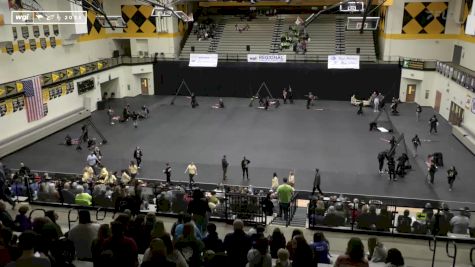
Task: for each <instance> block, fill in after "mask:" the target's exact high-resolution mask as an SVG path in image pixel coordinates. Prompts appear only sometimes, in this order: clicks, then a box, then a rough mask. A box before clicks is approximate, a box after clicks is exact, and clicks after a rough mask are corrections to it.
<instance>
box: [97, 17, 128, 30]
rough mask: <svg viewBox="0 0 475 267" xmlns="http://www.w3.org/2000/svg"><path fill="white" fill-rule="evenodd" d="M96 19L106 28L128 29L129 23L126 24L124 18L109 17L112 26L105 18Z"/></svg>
mask: <svg viewBox="0 0 475 267" xmlns="http://www.w3.org/2000/svg"><path fill="white" fill-rule="evenodd" d="M96 19H97V20H98V21H99V23H100V24H101V26H102V27H104V28H119V29H124V28H127V23H125V21H124V19H123V18H122V16H107V19H109V21H110V24H109V22H107V20H106V17H105V16H96ZM111 24H112V25H111Z"/></svg>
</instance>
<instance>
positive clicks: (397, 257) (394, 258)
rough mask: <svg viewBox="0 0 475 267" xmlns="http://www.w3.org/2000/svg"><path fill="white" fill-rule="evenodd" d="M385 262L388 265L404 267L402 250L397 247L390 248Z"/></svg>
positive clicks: (387, 266)
mask: <svg viewBox="0 0 475 267" xmlns="http://www.w3.org/2000/svg"><path fill="white" fill-rule="evenodd" d="M385 263H386V267H404V258H403V257H402V254H401V251H399V250H398V249H397V248H391V249H389V250H388V256H387V257H386V261H385Z"/></svg>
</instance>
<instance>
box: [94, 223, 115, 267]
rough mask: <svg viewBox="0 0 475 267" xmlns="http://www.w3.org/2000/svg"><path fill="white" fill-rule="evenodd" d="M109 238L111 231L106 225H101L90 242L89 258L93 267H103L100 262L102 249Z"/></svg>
mask: <svg viewBox="0 0 475 267" xmlns="http://www.w3.org/2000/svg"><path fill="white" fill-rule="evenodd" d="M110 237H111V229H110V227H109V225H108V224H101V226H100V227H99V230H98V231H97V236H96V238H95V239H94V240H93V241H92V245H91V256H92V262H93V264H94V267H99V266H104V264H106V263H102V262H101V253H102V247H103V245H104V243H105V241H106V240H107V239H109V238H110Z"/></svg>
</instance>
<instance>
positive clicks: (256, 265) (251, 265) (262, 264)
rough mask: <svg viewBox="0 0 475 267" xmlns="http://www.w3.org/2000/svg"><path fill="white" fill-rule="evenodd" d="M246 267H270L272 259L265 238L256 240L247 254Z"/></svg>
mask: <svg viewBox="0 0 475 267" xmlns="http://www.w3.org/2000/svg"><path fill="white" fill-rule="evenodd" d="M247 260H248V263H247V265H246V266H247V267H272V257H271V256H270V254H269V245H268V241H267V239H266V238H265V237H261V238H259V239H257V240H256V241H255V243H254V247H253V248H252V249H250V250H249V252H248V253H247Z"/></svg>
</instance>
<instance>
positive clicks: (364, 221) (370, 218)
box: [356, 205, 377, 230]
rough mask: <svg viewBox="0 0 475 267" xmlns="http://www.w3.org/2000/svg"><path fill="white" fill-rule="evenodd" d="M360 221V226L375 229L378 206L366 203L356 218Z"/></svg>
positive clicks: (365, 228)
mask: <svg viewBox="0 0 475 267" xmlns="http://www.w3.org/2000/svg"><path fill="white" fill-rule="evenodd" d="M356 220H357V222H358V225H357V226H358V228H360V229H364V230H374V228H375V227H376V221H377V215H376V207H375V206H374V205H371V206H369V207H368V205H364V206H363V208H362V209H361V214H360V216H358V218H356Z"/></svg>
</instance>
